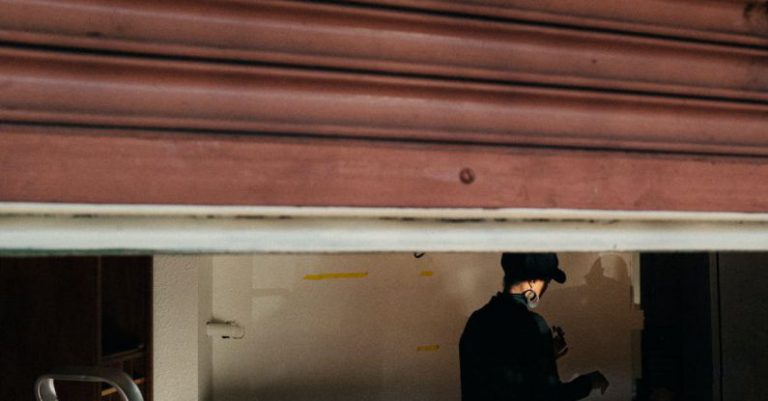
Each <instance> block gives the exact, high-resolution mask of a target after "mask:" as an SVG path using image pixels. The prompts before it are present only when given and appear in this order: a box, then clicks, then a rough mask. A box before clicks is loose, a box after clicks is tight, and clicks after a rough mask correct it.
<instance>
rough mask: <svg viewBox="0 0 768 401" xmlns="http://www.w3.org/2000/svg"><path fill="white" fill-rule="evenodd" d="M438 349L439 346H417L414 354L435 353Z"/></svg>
mask: <svg viewBox="0 0 768 401" xmlns="http://www.w3.org/2000/svg"><path fill="white" fill-rule="evenodd" d="M439 349H440V345H438V344H435V345H419V346H418V347H416V352H435V351H437V350H439Z"/></svg>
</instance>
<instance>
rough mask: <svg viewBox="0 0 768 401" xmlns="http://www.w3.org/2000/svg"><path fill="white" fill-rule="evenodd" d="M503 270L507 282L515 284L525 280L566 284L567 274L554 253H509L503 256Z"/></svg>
mask: <svg viewBox="0 0 768 401" xmlns="http://www.w3.org/2000/svg"><path fill="white" fill-rule="evenodd" d="M501 268H502V269H504V276H505V281H506V282H509V283H513V282H516V281H525V280H537V279H539V280H555V281H557V282H558V283H560V284H562V283H564V282H565V278H566V277H565V272H564V271H562V270H561V269H560V265H559V263H558V261H557V254H554V253H509V252H506V253H504V254H502V255H501Z"/></svg>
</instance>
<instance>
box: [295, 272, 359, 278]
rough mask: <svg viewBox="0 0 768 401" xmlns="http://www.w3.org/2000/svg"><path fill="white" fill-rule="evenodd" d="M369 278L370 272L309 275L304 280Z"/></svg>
mask: <svg viewBox="0 0 768 401" xmlns="http://www.w3.org/2000/svg"><path fill="white" fill-rule="evenodd" d="M365 277H368V272H356V273H324V274H307V275H306V276H304V280H333V279H340V278H365Z"/></svg>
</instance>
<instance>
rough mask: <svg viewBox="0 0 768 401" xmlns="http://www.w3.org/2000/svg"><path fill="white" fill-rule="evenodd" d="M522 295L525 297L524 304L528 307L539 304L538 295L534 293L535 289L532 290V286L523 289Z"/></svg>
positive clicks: (534, 306) (531, 307)
mask: <svg viewBox="0 0 768 401" xmlns="http://www.w3.org/2000/svg"><path fill="white" fill-rule="evenodd" d="M523 297H524V298H525V305H526V306H527V307H528V308H529V309H535V308H536V307H537V306H539V300H540V298H539V295H538V294H536V291H534V290H533V286H531V288H529V289H527V290H525V291H523Z"/></svg>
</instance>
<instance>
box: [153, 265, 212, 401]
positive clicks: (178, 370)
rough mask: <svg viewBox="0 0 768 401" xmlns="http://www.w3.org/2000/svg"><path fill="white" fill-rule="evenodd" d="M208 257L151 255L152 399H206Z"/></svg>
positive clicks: (208, 384)
mask: <svg viewBox="0 0 768 401" xmlns="http://www.w3.org/2000/svg"><path fill="white" fill-rule="evenodd" d="M212 262H213V259H212V258H211V257H210V256H155V258H154V269H153V277H152V280H153V308H152V310H153V316H152V319H153V360H152V363H153V376H152V381H153V389H154V400H155V401H208V400H211V395H212V384H213V383H212V378H213V375H212V372H211V369H212V366H213V365H212V355H213V354H212V352H213V349H212V342H211V340H210V339H209V338H208V337H207V336H206V335H205V326H204V325H205V322H206V321H208V319H209V318H210V316H211V308H212V291H211V288H212V287H211V285H212V279H213V276H212V267H213V263H212Z"/></svg>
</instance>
